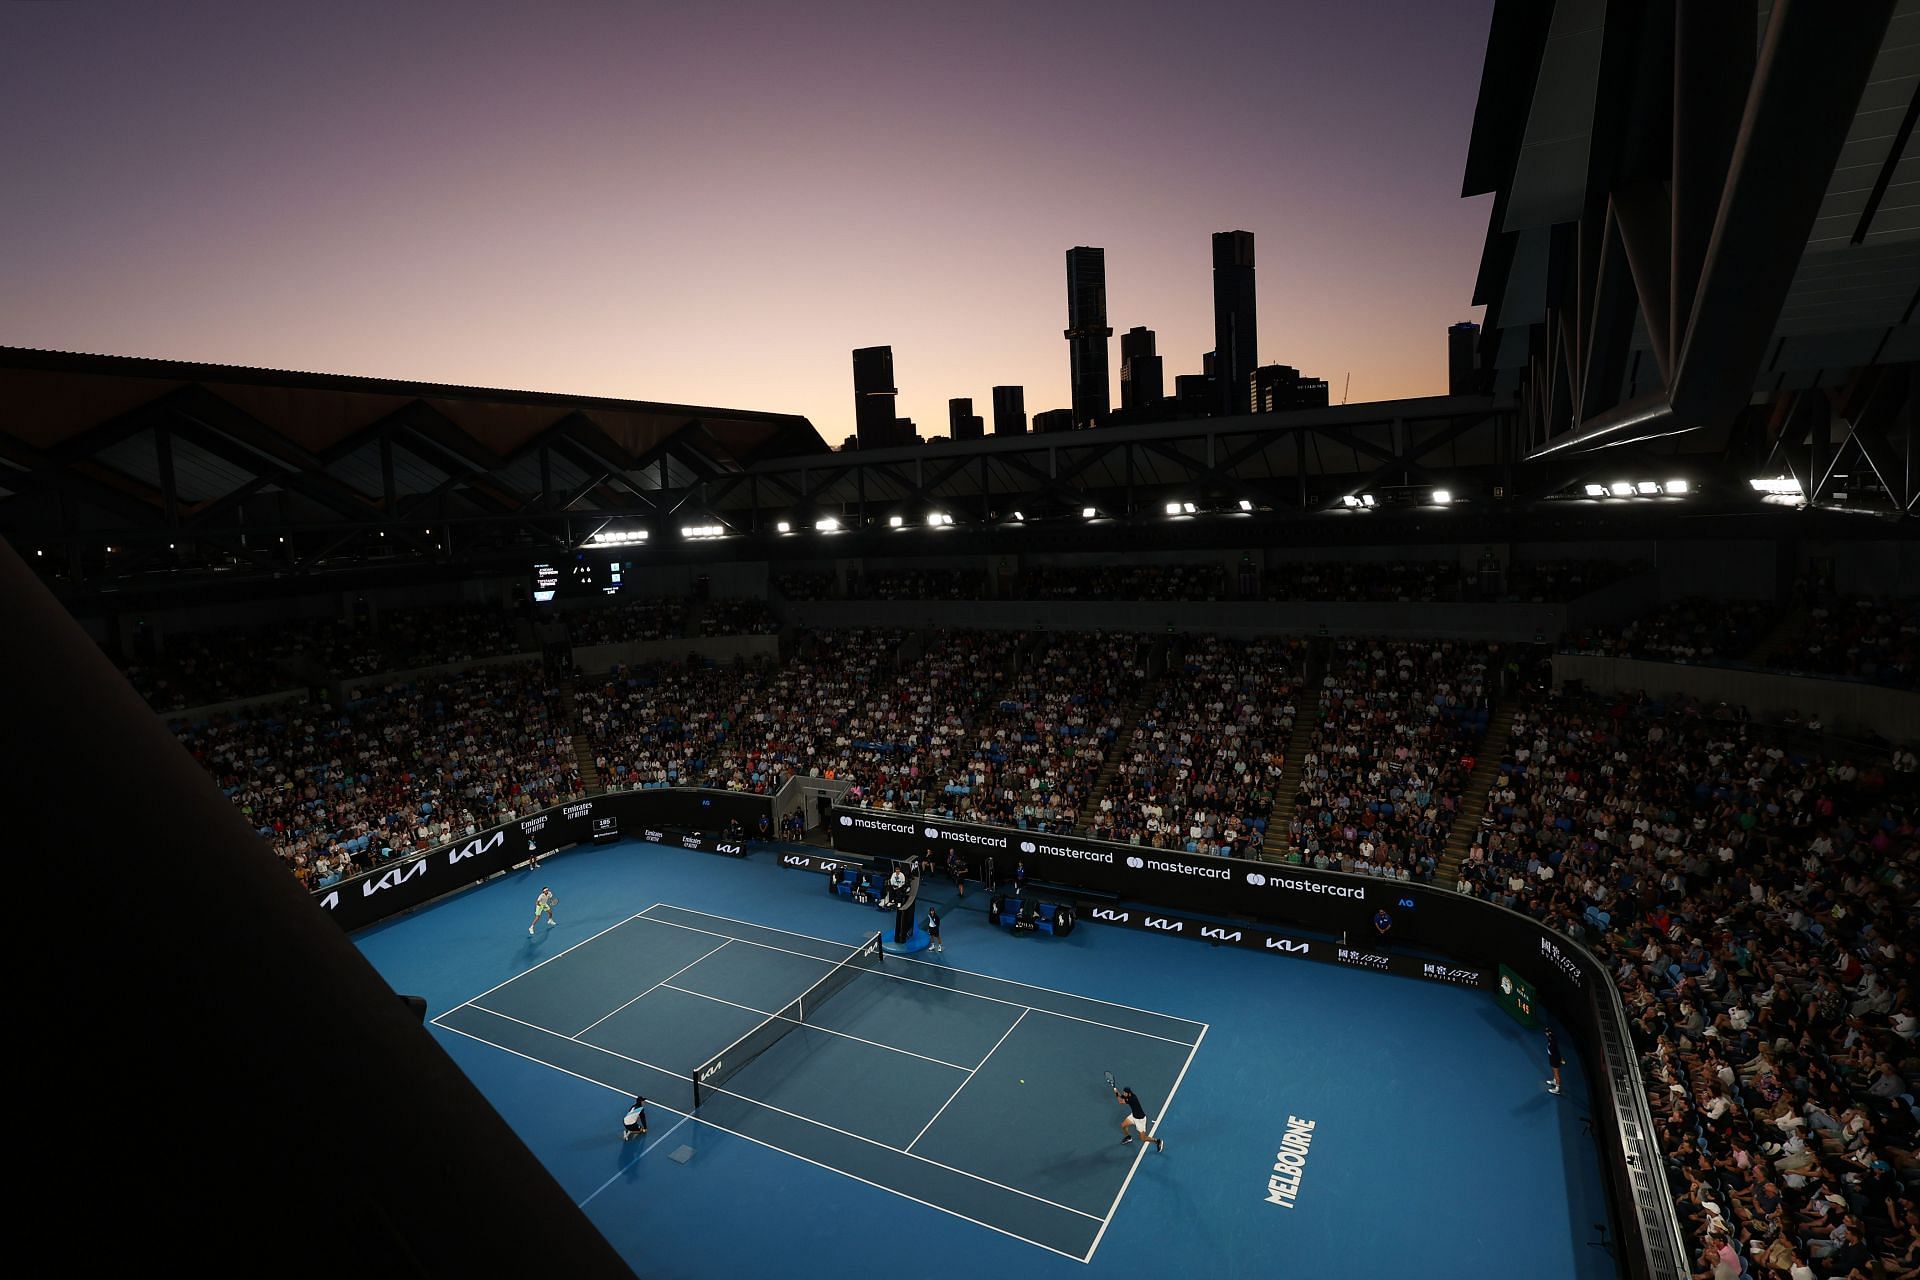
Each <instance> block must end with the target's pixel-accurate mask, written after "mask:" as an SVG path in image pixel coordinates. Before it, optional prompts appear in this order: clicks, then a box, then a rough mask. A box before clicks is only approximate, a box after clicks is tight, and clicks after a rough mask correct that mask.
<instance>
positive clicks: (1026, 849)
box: [1020, 840, 1033, 853]
mask: <svg viewBox="0 0 1920 1280" xmlns="http://www.w3.org/2000/svg"><path fill="white" fill-rule="evenodd" d="M1020 852H1022V853H1032V852H1033V841H1031V840H1022V841H1021V842H1020Z"/></svg>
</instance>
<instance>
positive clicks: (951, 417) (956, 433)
mask: <svg viewBox="0 0 1920 1280" xmlns="http://www.w3.org/2000/svg"><path fill="white" fill-rule="evenodd" d="M985 426H986V424H985V423H984V422H982V421H981V419H980V415H979V414H977V413H975V412H974V411H973V397H971V396H955V397H954V398H953V399H951V400H949V401H947V434H948V435H949V436H951V437H952V438H953V439H955V440H978V439H979V438H980V437H981V435H982V434H983V433H984V430H985Z"/></svg>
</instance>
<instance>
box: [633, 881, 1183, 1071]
mask: <svg viewBox="0 0 1920 1280" xmlns="http://www.w3.org/2000/svg"><path fill="white" fill-rule="evenodd" d="M654 907H667V908H669V909H671V910H674V911H684V912H686V913H687V914H688V915H690V916H705V917H707V919H709V920H725V921H726V922H727V923H729V924H744V925H746V926H748V927H749V928H753V929H765V930H767V932H769V933H784V934H786V935H787V936H788V937H789V938H805V939H806V940H807V941H808V942H829V941H830V940H829V939H826V938H816V937H814V936H813V935H812V934H810V933H795V932H794V931H793V930H791V929H776V928H774V927H773V926H772V925H770V924H758V923H756V922H754V921H752V920H739V919H736V918H734V917H733V916H723V915H716V914H714V913H713V912H711V911H695V910H694V909H693V908H692V907H682V906H676V905H675V904H673V903H671V902H656V903H654V904H653V906H651V907H648V908H647V909H646V910H645V911H642V912H641V913H640V915H641V916H642V918H644V919H647V920H652V921H654V922H656V923H658V924H672V923H674V922H673V921H671V920H662V919H660V917H658V916H650V915H647V911H652V910H653V909H654ZM720 936H725V937H732V936H733V935H732V934H726V935H720ZM738 941H741V942H751V941H753V939H751V938H740V939H738ZM830 945H833V946H839V945H841V944H839V943H830ZM775 950H778V948H775ZM897 958H898V959H901V960H905V961H907V962H908V963H909V964H919V965H925V966H926V967H927V968H929V969H938V970H940V971H941V972H943V973H964V974H966V975H967V976H968V977H972V978H985V979H986V980H987V981H989V982H1004V983H1007V984H1009V985H1010V986H1015V987H1025V988H1026V989H1027V990H1029V991H1045V992H1047V993H1049V994H1050V995H1056V996H1065V997H1067V998H1068V999H1069V1000H1085V1001H1086V1002H1087V1003H1089V1004H1104V1005H1106V1006H1107V1007H1108V1008H1110V1009H1125V1010H1126V1011H1127V1012H1129V1013H1144V1014H1147V1015H1149V1016H1151V1017H1155V1018H1165V1019H1166V1020H1167V1021H1168V1022H1184V1023H1186V1024H1187V1025H1188V1026H1190V1027H1203V1028H1204V1027H1205V1026H1206V1025H1207V1024H1206V1023H1204V1022H1196V1021H1194V1020H1193V1019H1192V1018H1182V1017H1180V1016H1178V1015H1176V1014H1171V1013H1161V1012H1160V1011H1159V1010H1157V1009H1142V1008H1140V1007H1138V1006H1137V1005H1131V1004H1121V1003H1120V1002H1119V1001H1117V1000H1102V999H1101V998H1100V997H1099V996H1083V995H1080V994H1078V993H1077V992H1073V991H1062V990H1060V988H1058V987H1043V986H1040V985H1038V984H1036V983H1032V982H1021V981H1020V980H1019V979H1017V978H1002V977H998V976H996V975H994V974H991V973H981V972H979V971H978V970H976V969H956V968H954V967H953V966H952V965H950V964H935V963H934V962H933V961H931V960H919V959H915V958H914V957H913V956H898V957H897ZM966 994H967V995H972V994H974V993H973V992H971V991H969V992H967V993H966ZM981 998H982V999H991V998H992V997H990V996H982V997H981ZM1003 1003H1006V1004H1013V1001H1011V1000H1008V1001H1004V1002H1003ZM1016 1007H1018V1006H1016ZM1038 1012H1040V1013H1052V1012H1053V1010H1051V1009H1040V1010H1038ZM1060 1016H1061V1017H1064V1018H1071V1017H1072V1016H1073V1015H1072V1014H1070V1013H1067V1014H1061V1015H1060ZM1080 1021H1082V1022H1093V1019H1091V1018H1082V1019H1080ZM1093 1025H1094V1026H1096V1027H1103V1026H1106V1025H1107V1024H1106V1023H1104V1022H1094V1023H1093ZM1119 1029H1120V1030H1125V1028H1124V1027H1123V1028H1119ZM1140 1034H1142V1035H1145V1034H1147V1033H1146V1032H1144V1031H1143V1032H1141V1033H1140ZM1203 1034H1204V1032H1203ZM1156 1038H1157V1039H1161V1040H1167V1041H1168V1042H1169V1043H1170V1044H1189V1043H1193V1042H1191V1041H1187V1040H1172V1039H1170V1038H1169V1037H1167V1036H1159V1037H1156Z"/></svg>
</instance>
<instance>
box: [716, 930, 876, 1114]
mask: <svg viewBox="0 0 1920 1280" xmlns="http://www.w3.org/2000/svg"><path fill="white" fill-rule="evenodd" d="M880 956H881V949H880V935H879V934H877V933H876V934H874V935H873V936H872V937H871V938H868V939H867V940H866V941H865V942H864V943H862V944H861V945H860V947H859V949H858V950H856V951H855V952H854V953H853V954H852V955H850V956H848V957H847V958H846V959H845V960H842V961H841V962H840V963H839V964H837V965H835V966H834V967H833V970H832V971H831V972H830V973H828V974H827V976H826V977H824V978H822V979H820V981H818V982H816V983H814V984H813V985H812V986H810V987H808V988H807V989H806V990H805V991H802V992H801V993H800V997H799V998H798V999H797V1000H795V1001H794V1002H793V1003H791V1004H789V1005H788V1006H787V1007H786V1008H784V1009H782V1010H780V1011H779V1012H778V1013H776V1014H774V1015H773V1016H772V1017H770V1018H768V1019H767V1020H766V1021H765V1022H763V1023H761V1024H760V1025H759V1026H757V1027H755V1028H754V1029H753V1030H751V1031H749V1032H747V1034H745V1035H743V1036H741V1037H740V1038H739V1039H738V1040H735V1041H734V1042H733V1043H732V1044H730V1045H728V1046H727V1047H726V1048H724V1049H722V1050H721V1051H720V1052H719V1053H717V1054H715V1055H714V1056H713V1058H712V1059H711V1060H710V1061H708V1062H705V1063H702V1064H701V1065H700V1066H699V1067H697V1068H696V1069H695V1070H694V1073H693V1109H694V1110H695V1111H698V1110H699V1109H700V1103H701V1101H702V1100H703V1099H704V1098H706V1097H707V1096H708V1095H709V1094H711V1093H714V1092H716V1091H718V1090H719V1089H720V1086H721V1085H722V1084H724V1083H725V1082H726V1081H728V1080H731V1079H732V1078H733V1076H734V1073H735V1072H737V1071H739V1070H740V1068H742V1067H744V1066H746V1065H747V1064H748V1063H749V1062H752V1061H753V1060H754V1059H755V1058H757V1057H759V1056H760V1055H761V1054H763V1053H765V1052H766V1051H767V1050H768V1049H770V1048H772V1047H773V1045H774V1042H775V1041H777V1040H779V1039H780V1037H782V1036H784V1035H786V1034H787V1032H789V1031H791V1030H793V1029H794V1028H795V1027H797V1026H799V1025H801V1024H802V1023H804V1022H810V1021H812V1020H813V1019H814V1017H815V1016H816V1014H817V1012H818V1010H819V1008H820V1006H821V1005H822V1004H824V1003H825V1002H826V1001H827V1000H829V999H831V998H832V997H833V996H834V995H835V994H836V993H838V992H839V991H841V990H842V989H844V988H845V987H846V985H847V984H848V983H849V982H852V981H853V980H854V979H855V978H857V977H859V976H860V975H861V974H863V973H871V972H872V971H873V970H874V969H875V968H876V967H878V966H879V964H880Z"/></svg>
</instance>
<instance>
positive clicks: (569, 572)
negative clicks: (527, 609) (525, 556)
mask: <svg viewBox="0 0 1920 1280" xmlns="http://www.w3.org/2000/svg"><path fill="white" fill-rule="evenodd" d="M632 567H633V562H632V561H630V560H617V559H614V558H612V557H609V556H604V555H594V554H592V553H590V552H586V551H576V552H574V553H573V554H572V555H570V556H568V557H566V558H565V559H562V560H543V561H540V562H538V563H536V564H535V565H534V566H533V600H534V603H535V604H548V603H551V602H552V601H553V600H555V599H557V598H569V597H575V596H617V595H619V594H620V589H621V587H623V586H624V585H625V584H626V576H627V571H628V570H629V569H631V568H632Z"/></svg>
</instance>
